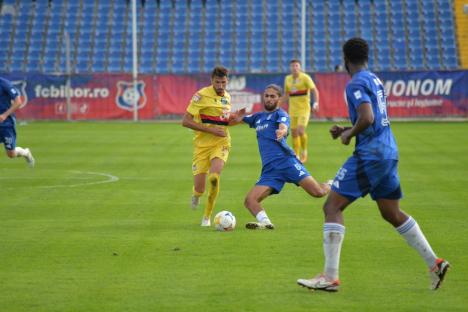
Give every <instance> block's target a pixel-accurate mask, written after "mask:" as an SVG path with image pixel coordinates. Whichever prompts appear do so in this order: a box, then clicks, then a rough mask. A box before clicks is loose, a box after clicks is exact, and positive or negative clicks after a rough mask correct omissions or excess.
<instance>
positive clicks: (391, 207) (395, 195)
mask: <svg viewBox="0 0 468 312" xmlns="http://www.w3.org/2000/svg"><path fill="white" fill-rule="evenodd" d="M384 164H385V168H386V170H385V174H384V176H383V178H382V179H381V180H380V181H379V183H378V184H377V186H376V187H375V188H374V189H373V190H372V191H371V196H372V198H373V199H374V200H375V201H376V202H377V206H378V207H379V210H380V214H381V215H382V217H383V218H384V219H385V220H386V221H387V222H389V223H390V224H391V225H393V226H394V227H395V229H396V230H397V231H398V233H399V234H400V235H401V236H403V238H404V239H405V240H406V242H407V243H408V245H410V246H411V247H413V248H414V249H416V251H417V252H418V253H419V255H420V256H421V257H422V258H423V259H424V261H425V262H426V264H427V266H428V267H429V270H430V272H431V279H432V281H431V288H432V289H437V288H439V286H440V284H441V283H442V281H443V279H444V276H445V273H446V272H447V270H448V268H449V263H448V262H447V261H445V260H443V259H440V258H437V256H436V254H435V253H434V251H433V250H432V248H431V246H430V245H429V243H428V241H427V239H426V237H425V236H424V234H423V232H422V231H421V229H420V228H419V225H418V223H417V222H416V220H414V219H413V218H412V217H411V216H408V215H407V214H406V213H404V212H403V211H402V210H401V209H400V199H401V197H402V193H401V188H400V179H399V177H398V170H397V167H398V161H396V160H395V161H385V162H384Z"/></svg>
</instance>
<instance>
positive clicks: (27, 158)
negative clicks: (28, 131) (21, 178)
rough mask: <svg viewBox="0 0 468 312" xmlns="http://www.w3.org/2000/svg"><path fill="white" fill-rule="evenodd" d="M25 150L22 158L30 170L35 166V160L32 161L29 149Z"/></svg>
mask: <svg viewBox="0 0 468 312" xmlns="http://www.w3.org/2000/svg"><path fill="white" fill-rule="evenodd" d="M25 150H26V155H25V156H24V158H25V159H26V162H27V163H28V166H29V167H31V168H32V167H34V165H35V164H36V160H35V159H34V157H33V155H32V153H31V150H30V149H29V148H25Z"/></svg>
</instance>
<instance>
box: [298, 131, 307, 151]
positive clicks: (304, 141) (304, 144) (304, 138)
mask: <svg viewBox="0 0 468 312" xmlns="http://www.w3.org/2000/svg"><path fill="white" fill-rule="evenodd" d="M300 140H301V149H302V151H303V152H305V153H307V144H308V141H309V138H308V137H307V133H304V134H303V135H301V136H300Z"/></svg>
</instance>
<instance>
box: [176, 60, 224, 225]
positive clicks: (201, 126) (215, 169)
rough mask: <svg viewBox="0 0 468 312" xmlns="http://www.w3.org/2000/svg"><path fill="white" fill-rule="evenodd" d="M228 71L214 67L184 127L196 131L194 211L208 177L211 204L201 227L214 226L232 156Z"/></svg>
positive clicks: (196, 97)
mask: <svg viewBox="0 0 468 312" xmlns="http://www.w3.org/2000/svg"><path fill="white" fill-rule="evenodd" d="M227 82H228V70H227V69H226V68H224V67H221V66H219V67H215V68H214V69H213V72H212V73H211V85H210V86H208V87H205V88H203V89H201V90H199V91H197V92H196V93H195V95H194V96H193V97H192V100H191V101H190V104H189V106H188V108H187V112H186V113H185V115H184V117H183V120H182V125H183V126H184V127H187V128H190V129H193V130H195V137H194V139H193V143H194V150H193V162H192V173H193V178H194V186H193V195H192V202H191V205H192V208H194V209H195V208H197V206H198V204H199V202H200V196H202V195H203V193H204V192H205V183H206V176H207V175H208V181H209V190H208V202H207V205H206V207H205V211H204V214H203V219H202V222H201V226H210V225H211V214H212V212H213V208H214V206H215V202H216V199H217V197H218V193H219V179H220V175H221V171H222V170H223V167H224V164H225V163H226V161H227V159H228V156H229V149H230V147H231V137H230V136H229V131H228V129H227V125H228V116H229V111H230V110H231V96H230V95H229V93H227V92H226V86H227Z"/></svg>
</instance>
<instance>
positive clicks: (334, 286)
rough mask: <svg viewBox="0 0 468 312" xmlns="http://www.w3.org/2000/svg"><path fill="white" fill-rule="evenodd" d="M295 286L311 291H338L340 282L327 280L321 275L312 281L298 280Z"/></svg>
mask: <svg viewBox="0 0 468 312" xmlns="http://www.w3.org/2000/svg"><path fill="white" fill-rule="evenodd" d="M297 284H298V285H300V286H302V287H307V288H309V289H312V290H324V291H338V288H340V280H334V281H332V280H329V279H327V278H326V277H325V275H324V274H323V273H322V274H319V275H317V276H316V277H314V278H312V279H298V280H297Z"/></svg>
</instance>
